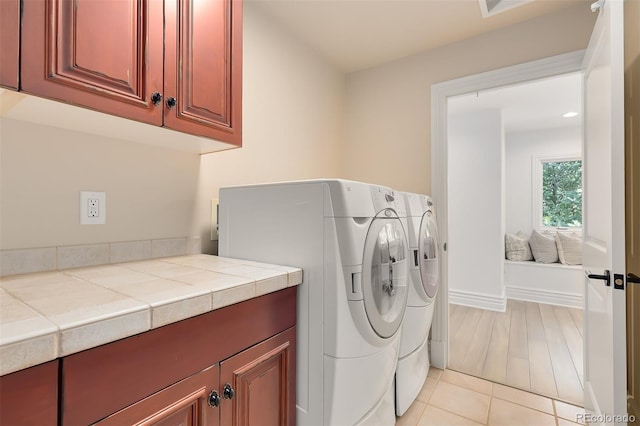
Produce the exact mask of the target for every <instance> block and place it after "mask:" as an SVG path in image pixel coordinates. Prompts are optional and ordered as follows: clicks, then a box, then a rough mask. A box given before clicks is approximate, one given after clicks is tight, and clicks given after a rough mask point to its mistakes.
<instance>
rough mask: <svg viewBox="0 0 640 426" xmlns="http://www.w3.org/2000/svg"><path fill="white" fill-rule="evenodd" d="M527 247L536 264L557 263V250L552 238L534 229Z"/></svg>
mask: <svg viewBox="0 0 640 426" xmlns="http://www.w3.org/2000/svg"><path fill="white" fill-rule="evenodd" d="M529 245H530V246H531V253H533V258H534V259H535V260H536V262H540V263H555V262H557V261H558V249H557V247H556V240H555V238H554V237H553V236H551V235H549V236H547V235H543V234H541V233H540V232H538V231H537V230H535V229H534V230H533V231H532V232H531V236H530V237H529Z"/></svg>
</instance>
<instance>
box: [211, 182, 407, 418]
mask: <svg viewBox="0 0 640 426" xmlns="http://www.w3.org/2000/svg"><path fill="white" fill-rule="evenodd" d="M401 197H402V195H401V193H395V192H394V191H393V190H391V189H389V188H385V187H380V186H375V185H369V184H364V183H360V182H352V181H345V180H311V181H297V182H284V183H275V184H263V185H254V186H243V187H229V188H223V189H221V190H220V214H219V219H220V245H219V254H220V255H221V256H229V257H236V258H243V259H251V260H256V261H262V262H270V263H278V264H285V265H292V266H297V267H301V268H302V269H303V282H302V284H301V285H300V286H299V287H298V306H297V308H298V312H297V318H298V321H297V342H296V345H297V372H296V374H297V390H296V392H297V393H296V406H297V410H296V416H297V424H299V425H323V424H324V425H353V424H378V425H391V424H394V423H395V408H394V397H393V395H394V389H393V380H394V374H395V370H396V364H397V360H398V350H399V347H400V328H401V324H402V320H403V318H404V312H405V309H406V305H407V296H408V287H407V284H408V267H409V265H408V263H409V262H408V258H409V252H408V245H407V240H406V234H405V230H404V228H403V226H402V223H401V221H400V219H399V217H400V216H405V215H406V214H405V213H404V211H403V210H404V203H403V202H401Z"/></svg>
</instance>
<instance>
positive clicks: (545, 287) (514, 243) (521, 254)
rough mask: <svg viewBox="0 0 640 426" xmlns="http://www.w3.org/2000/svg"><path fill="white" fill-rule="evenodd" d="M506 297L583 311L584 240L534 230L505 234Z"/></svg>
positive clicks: (574, 236)
mask: <svg viewBox="0 0 640 426" xmlns="http://www.w3.org/2000/svg"><path fill="white" fill-rule="evenodd" d="M505 258H506V260H505V263H504V283H505V293H506V297H507V298H510V299H518V300H526V301H531V302H539V303H548V304H554V305H562V306H572V307H577V308H582V306H583V301H584V279H583V278H582V237H580V236H579V235H577V234H576V233H563V232H554V233H552V232H548V231H542V232H540V231H538V230H535V229H534V230H533V231H532V232H531V235H529V237H527V236H526V235H525V234H523V233H522V232H518V233H516V234H509V233H507V234H506V235H505Z"/></svg>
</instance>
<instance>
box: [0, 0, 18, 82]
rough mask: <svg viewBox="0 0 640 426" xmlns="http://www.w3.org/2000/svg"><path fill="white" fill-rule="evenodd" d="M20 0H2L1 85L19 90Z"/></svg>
mask: <svg viewBox="0 0 640 426" xmlns="http://www.w3.org/2000/svg"><path fill="white" fill-rule="evenodd" d="M19 54H20V0H0V55H1V57H0V86H3V87H7V88H9V89H14V90H18V72H19V67H18V65H19Z"/></svg>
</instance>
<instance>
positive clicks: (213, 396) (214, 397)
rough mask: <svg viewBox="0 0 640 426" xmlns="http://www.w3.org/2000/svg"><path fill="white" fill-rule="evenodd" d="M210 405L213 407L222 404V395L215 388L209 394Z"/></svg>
mask: <svg viewBox="0 0 640 426" xmlns="http://www.w3.org/2000/svg"><path fill="white" fill-rule="evenodd" d="M208 402H209V406H211V407H219V406H220V395H218V392H216V391H215V390H212V391H211V393H210V394H209V401H208Z"/></svg>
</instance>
